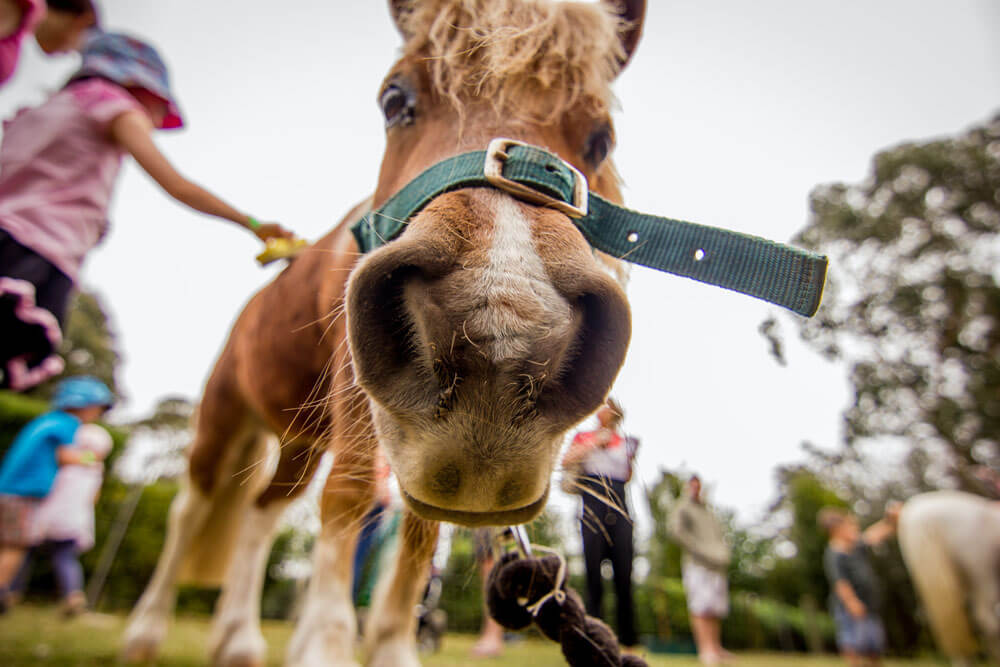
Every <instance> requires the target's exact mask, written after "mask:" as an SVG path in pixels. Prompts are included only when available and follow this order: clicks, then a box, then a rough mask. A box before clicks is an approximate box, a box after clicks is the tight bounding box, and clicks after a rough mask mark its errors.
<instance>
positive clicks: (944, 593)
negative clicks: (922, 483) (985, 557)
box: [899, 498, 978, 659]
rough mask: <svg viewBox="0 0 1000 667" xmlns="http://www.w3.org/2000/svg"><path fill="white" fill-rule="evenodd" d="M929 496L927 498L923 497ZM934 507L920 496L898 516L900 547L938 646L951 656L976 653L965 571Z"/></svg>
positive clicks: (957, 657)
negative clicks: (940, 525) (963, 574)
mask: <svg viewBox="0 0 1000 667" xmlns="http://www.w3.org/2000/svg"><path fill="white" fill-rule="evenodd" d="M924 500H927V499H924ZM932 509H933V507H932V506H930V505H928V504H927V503H926V502H921V499H920V498H917V499H915V500H911V501H910V502H907V503H906V505H905V506H904V507H903V511H902V513H901V514H900V517H899V547H900V550H901V551H902V553H903V560H904V562H905V563H906V568H907V569H908V570H909V571H910V577H911V578H912V580H913V584H914V586H915V588H916V589H917V594H918V595H919V597H920V600H921V602H922V603H923V608H924V612H925V613H926V615H927V620H928V622H929V624H930V626H931V633H932V634H933V635H934V639H935V640H936V641H937V644H938V647H939V648H940V649H941V650H942V651H943V652H944V653H945V654H947V655H948V656H949V657H950V658H952V659H961V658H967V657H972V656H975V654H976V652H977V650H978V643H977V641H976V638H975V632H974V630H973V627H972V622H971V619H970V617H969V611H968V607H967V604H966V595H965V592H964V591H965V587H964V586H963V582H962V573H961V572H960V571H959V569H958V567H957V565H956V563H955V562H954V559H953V558H952V557H951V554H950V553H949V552H948V548H947V546H946V544H945V542H944V536H943V535H942V534H941V531H940V530H939V529H938V525H937V520H938V518H937V517H936V516H935V515H934V513H933V512H932V511H928V510H932Z"/></svg>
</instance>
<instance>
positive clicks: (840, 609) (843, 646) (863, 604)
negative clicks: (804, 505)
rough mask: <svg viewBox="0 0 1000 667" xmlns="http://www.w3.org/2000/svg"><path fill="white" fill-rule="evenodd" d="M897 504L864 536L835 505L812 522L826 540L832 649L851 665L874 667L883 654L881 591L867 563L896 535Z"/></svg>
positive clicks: (853, 522)
mask: <svg viewBox="0 0 1000 667" xmlns="http://www.w3.org/2000/svg"><path fill="white" fill-rule="evenodd" d="M900 507H901V506H900V505H899V504H898V503H893V504H892V505H890V506H889V507H888V508H887V509H886V512H885V517H884V518H883V519H881V520H879V521H876V522H875V523H873V524H872V525H871V526H869V527H868V528H867V529H866V530H865V531H864V532H863V533H862V532H861V529H860V527H859V525H858V518H857V517H856V516H854V515H853V514H851V513H850V512H848V511H846V510H843V509H840V508H837V507H824V508H823V509H821V510H820V511H819V514H818V516H817V521H818V523H819V525H820V527H821V528H822V529H823V530H824V531H825V532H826V533H827V535H829V536H830V542H829V545H828V546H827V548H826V552H825V553H824V554H823V568H824V569H825V570H826V576H827V579H828V580H829V582H830V591H831V592H830V606H831V611H832V612H833V619H834V621H835V622H836V624H837V648H838V649H840V653H841V655H842V656H843V657H844V659H845V660H846V661H847V664H848V665H850V666H851V667H876V666H877V665H880V664H882V653H883V652H884V651H885V627H884V626H883V625H882V617H881V613H880V612H881V604H882V592H881V590H880V582H879V579H878V575H877V574H876V573H875V569H874V568H873V567H872V564H871V551H870V547H873V546H875V545H877V544H881V543H882V542H884V541H885V540H887V539H889V538H890V537H892V536H893V535H895V534H896V524H897V523H898V522H899V512H900Z"/></svg>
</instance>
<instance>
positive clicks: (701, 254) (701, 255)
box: [694, 248, 705, 262]
mask: <svg viewBox="0 0 1000 667" xmlns="http://www.w3.org/2000/svg"><path fill="white" fill-rule="evenodd" d="M703 259H705V251H704V250H702V249H701V248H698V249H697V250H695V251H694V261H696V262H700V261H701V260H703Z"/></svg>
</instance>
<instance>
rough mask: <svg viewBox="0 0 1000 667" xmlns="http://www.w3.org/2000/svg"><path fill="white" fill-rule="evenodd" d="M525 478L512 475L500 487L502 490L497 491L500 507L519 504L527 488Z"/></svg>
mask: <svg viewBox="0 0 1000 667" xmlns="http://www.w3.org/2000/svg"><path fill="white" fill-rule="evenodd" d="M524 487H525V483H524V479H522V478H521V477H519V476H514V477H510V478H508V479H507V481H506V482H504V483H503V486H501V487H500V491H499V492H497V504H498V505H499V506H500V507H510V506H511V505H515V504H518V503H519V502H520V501H521V498H522V497H523V496H524V494H525V491H526V489H525V488H524Z"/></svg>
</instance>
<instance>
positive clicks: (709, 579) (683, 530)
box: [667, 475, 733, 665]
mask: <svg viewBox="0 0 1000 667" xmlns="http://www.w3.org/2000/svg"><path fill="white" fill-rule="evenodd" d="M667 530H668V532H669V533H670V535H671V536H672V537H673V538H674V540H675V541H676V542H677V543H678V544H679V545H680V546H681V548H682V549H683V550H684V559H683V561H682V562H681V572H682V579H683V582H684V593H685V595H686V596H687V607H688V615H689V616H690V617H691V632H692V634H694V641H695V645H696V646H697V647H698V659H699V660H701V663H702V664H704V665H717V664H719V663H721V662H725V661H727V660H729V659H731V658H732V657H733V656H732V654H731V653H729V652H728V651H726V650H725V649H724V648H722V619H724V618H726V616H728V615H729V583H728V581H727V580H726V571H727V570H728V568H729V561H730V559H731V553H730V549H729V545H728V544H727V543H726V539H725V535H724V532H723V529H722V524H721V523H720V522H719V519H718V518H717V517H716V516H715V514H713V513H712V510H711V509H710V508H709V507H708V506H707V505H705V502H704V500H703V499H702V496H701V479H700V478H699V477H698V476H697V475H692V476H691V479H690V480H688V484H687V489H686V492H685V493H684V494H683V495H682V497H681V498H680V500H678V502H677V506H676V507H675V508H674V510H673V512H671V514H670V517H669V518H668V520H667Z"/></svg>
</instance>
